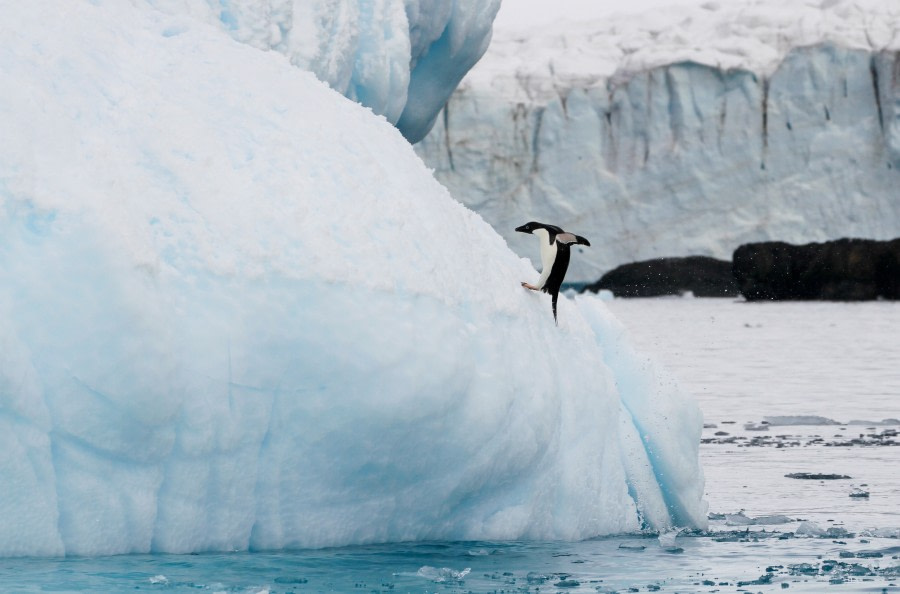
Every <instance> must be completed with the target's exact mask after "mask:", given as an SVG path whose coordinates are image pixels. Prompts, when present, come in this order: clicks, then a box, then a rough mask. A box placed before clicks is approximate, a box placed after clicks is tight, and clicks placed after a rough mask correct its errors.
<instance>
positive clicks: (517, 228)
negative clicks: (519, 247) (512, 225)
mask: <svg viewBox="0 0 900 594" xmlns="http://www.w3.org/2000/svg"><path fill="white" fill-rule="evenodd" d="M527 227H528V225H522V226H521V227H516V231H518V232H519V233H531V230H530V229H528V228H527Z"/></svg>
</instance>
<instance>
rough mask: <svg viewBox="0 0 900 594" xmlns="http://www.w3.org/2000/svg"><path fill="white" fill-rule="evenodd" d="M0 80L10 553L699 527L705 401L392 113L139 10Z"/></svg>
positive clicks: (73, 9)
mask: <svg viewBox="0 0 900 594" xmlns="http://www.w3.org/2000/svg"><path fill="white" fill-rule="evenodd" d="M0 81H2V88H3V89H4V90H3V92H2V93H0V138H2V139H3V141H2V142H0V493H2V497H0V555H4V556H9V555H61V554H89V555H93V554H109V553H128V552H145V551H172V552H188V551H202V550H232V549H277V548H281V547H316V546H326V545H342V544H349V543H366V542H379V541H399V540H408V539H518V538H549V539H580V538H586V537H590V536H594V535H599V534H606V533H614V532H623V531H633V530H639V529H642V528H649V529H658V530H664V529H668V528H670V527H672V526H703V525H704V524H705V522H706V516H705V511H706V510H705V503H704V502H703V501H702V493H703V478H702V473H701V470H700V467H699V464H698V457H697V450H698V443H699V436H700V430H701V417H700V412H699V410H698V408H697V406H696V404H695V403H694V402H693V401H692V400H691V399H690V398H689V397H687V396H685V395H684V394H682V393H681V392H680V391H679V389H678V388H677V386H675V385H674V384H673V383H672V382H671V381H670V380H668V379H667V378H666V376H665V375H664V374H663V373H662V372H660V371H658V370H656V369H655V368H654V367H653V365H652V364H651V363H649V362H648V361H646V360H645V359H643V358H642V357H640V356H638V355H637V354H635V353H634V352H633V351H631V350H630V347H629V346H628V342H627V339H626V338H625V337H624V331H623V329H622V327H621V326H620V325H619V324H618V323H617V322H616V320H615V319H613V318H612V317H611V315H610V314H609V313H608V311H607V310H606V308H605V306H604V305H603V303H601V302H600V301H599V300H595V299H593V298H585V299H579V300H578V301H575V300H567V299H563V300H562V302H561V303H560V325H559V327H558V328H557V327H556V326H555V325H554V323H553V318H552V316H551V314H550V305H549V302H548V299H549V298H548V297H547V296H546V295H537V294H534V293H532V292H529V291H525V290H523V289H522V288H521V287H520V286H519V282H520V281H522V280H528V279H531V280H533V279H534V278H535V277H536V276H537V273H536V272H535V271H534V269H533V268H532V267H531V266H530V265H529V263H528V262H527V260H524V259H522V258H519V257H517V256H515V255H514V254H513V253H512V252H511V251H510V250H509V249H508V247H507V246H506V244H505V242H504V241H503V240H502V239H501V238H500V237H499V236H498V235H497V234H496V233H495V232H494V231H493V229H491V227H490V226H489V225H487V223H485V222H484V221H483V220H482V219H481V218H480V217H479V216H478V215H476V214H474V213H472V212H471V211H469V210H468V209H466V208H465V207H463V206H461V205H460V204H459V203H457V202H455V201H454V200H453V199H452V198H451V197H450V195H449V194H448V192H447V191H446V190H445V189H444V188H443V187H442V186H440V185H439V184H438V183H437V182H436V181H435V180H434V178H433V177H432V175H431V173H430V172H429V171H428V170H427V169H426V168H425V167H424V166H423V164H422V163H421V161H420V160H419V159H418V158H417V157H416V155H415V153H414V151H413V149H412V147H411V146H410V145H409V143H408V142H407V141H406V140H404V139H403V138H402V137H401V135H400V134H399V133H398V132H397V130H396V129H395V128H394V127H393V126H391V125H390V124H389V123H388V122H386V121H385V120H384V119H383V118H379V117H377V116H374V115H373V114H372V113H371V112H370V111H369V110H368V109H365V108H363V107H361V106H359V105H358V104H356V103H354V102H351V101H349V100H347V99H345V98H344V97H342V96H341V95H339V94H338V93H336V92H334V91H333V90H331V89H329V88H328V87H327V86H326V85H324V84H323V83H321V82H320V81H319V80H317V79H316V78H315V77H314V76H313V75H312V74H311V73H308V72H303V71H300V70H299V69H297V68H294V67H292V66H290V65H289V64H287V63H286V61H285V60H284V59H283V58H282V57H281V56H279V55H277V54H274V53H271V52H260V51H258V50H255V49H253V48H251V47H248V46H246V45H242V44H238V43H235V42H234V41H233V40H232V39H230V38H229V37H228V36H226V35H224V34H223V33H222V32H221V31H219V30H218V29H216V28H214V27H210V26H208V25H205V24H202V23H201V22H199V21H197V20H195V19H190V18H187V17H183V16H171V15H167V14H164V13H162V12H159V11H156V10H155V9H151V8H148V7H147V6H146V5H141V4H140V3H128V2H112V1H110V2H105V1H100V2H98V1H96V0H94V1H86V0H32V1H31V2H27V3H21V4H19V5H17V6H16V8H15V10H14V11H12V13H11V14H8V15H7V18H5V19H3V21H2V22H0ZM276 88H277V91H273V89H276ZM595 245H597V246H598V248H599V249H602V242H597V243H596V244H595Z"/></svg>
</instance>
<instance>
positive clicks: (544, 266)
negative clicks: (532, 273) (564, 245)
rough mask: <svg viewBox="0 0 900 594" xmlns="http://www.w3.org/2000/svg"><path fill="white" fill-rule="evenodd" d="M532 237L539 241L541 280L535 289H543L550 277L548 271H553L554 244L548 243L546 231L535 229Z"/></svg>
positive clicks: (548, 235)
mask: <svg viewBox="0 0 900 594" xmlns="http://www.w3.org/2000/svg"><path fill="white" fill-rule="evenodd" d="M534 235H537V236H538V237H539V238H540V241H541V278H539V279H538V282H537V288H538V289H543V288H544V285H546V284H547V279H548V278H549V277H550V271H551V270H552V269H553V263H554V262H555V261H556V250H557V248H556V242H555V241H554V242H553V243H550V233H548V232H547V230H546V229H535V230H534Z"/></svg>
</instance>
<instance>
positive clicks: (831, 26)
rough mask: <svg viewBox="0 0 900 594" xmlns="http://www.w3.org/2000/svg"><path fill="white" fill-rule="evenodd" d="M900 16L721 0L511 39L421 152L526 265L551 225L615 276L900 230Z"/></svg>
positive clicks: (581, 270)
mask: <svg viewBox="0 0 900 594" xmlns="http://www.w3.org/2000/svg"><path fill="white" fill-rule="evenodd" d="M898 56H900V4H897V3H895V2H883V1H881V0H822V1H818V0H816V1H809V2H802V1H799V0H792V1H789V2H784V1H781V0H777V1H776V0H755V1H746V2H708V3H706V4H704V5H703V6H697V7H677V8H671V9H666V10H659V11H656V12H652V13H649V14H644V15H639V16H619V17H610V18H609V19H607V20H603V21H600V22H589V23H581V24H572V23H569V24H567V25H565V26H564V27H563V26H559V27H557V28H555V29H552V30H550V31H545V32H540V31H532V32H529V33H528V34H519V33H515V32H509V31H498V33H497V35H496V36H495V40H494V42H493V43H492V45H491V48H490V50H489V51H488V53H487V54H486V55H485V57H484V58H483V59H482V60H481V62H479V64H478V65H476V67H475V68H474V69H473V70H472V72H471V73H470V74H469V75H468V76H467V78H466V79H465V80H464V81H463V83H462V84H461V86H460V88H459V89H458V90H457V92H456V93H455V94H454V95H453V97H452V99H451V101H450V103H449V105H448V107H447V109H446V111H445V112H444V114H443V118H440V119H439V125H438V126H436V127H435V129H434V131H433V132H432V134H431V135H429V136H428V137H427V138H426V139H425V140H424V141H423V142H421V143H420V144H419V145H418V146H417V151H418V153H419V154H420V155H421V156H422V157H423V158H424V160H425V161H426V163H427V164H429V165H430V166H431V167H433V168H434V169H435V170H436V175H437V177H438V179H439V180H440V181H442V182H443V183H444V184H445V185H446V186H447V187H448V188H449V189H450V191H451V193H452V194H453V195H454V197H456V198H457V199H459V200H460V201H462V202H463V203H464V204H467V205H469V206H470V207H472V208H474V209H476V210H477V211H478V212H479V213H480V214H482V215H483V216H484V217H485V219H486V220H487V221H488V222H490V223H491V224H492V225H493V226H494V227H495V228H497V230H498V231H499V232H500V233H501V234H503V235H504V236H505V237H506V238H507V240H508V241H509V242H510V245H511V246H512V247H513V248H514V249H515V250H516V251H517V252H518V253H520V254H523V255H528V256H532V257H534V256H535V255H536V254H535V253H534V250H533V249H532V246H530V245H529V244H528V243H527V242H524V241H523V240H522V238H520V237H516V235H520V234H516V233H514V232H513V229H514V228H515V227H516V226H517V225H520V224H522V222H524V221H528V220H532V219H537V220H546V221H548V222H553V223H556V224H559V225H561V226H562V227H564V228H566V229H570V230H572V231H574V232H577V233H579V234H582V235H584V236H586V237H588V239H591V240H592V241H594V240H601V241H604V243H605V245H604V247H603V249H597V250H585V253H584V254H583V255H582V257H581V258H578V259H575V260H573V266H572V271H571V272H570V275H569V278H568V280H572V281H574V280H583V281H586V280H595V279H597V278H598V277H599V276H600V275H601V274H602V273H603V272H604V271H607V270H609V269H611V268H613V267H615V266H617V265H619V264H622V263H625V262H630V261H636V260H643V259H648V258H652V257H656V256H684V255H689V254H704V255H711V256H715V257H719V258H730V256H731V253H732V251H733V250H734V249H735V248H736V247H737V246H738V245H739V244H741V243H744V242H748V241H759V240H767V239H780V240H786V241H793V242H806V241H820V240H825V239H831V238H835V237H842V236H860V237H871V238H876V239H886V238H890V237H895V236H898V235H900V200H898V199H897V196H898V194H897V189H896V188H898V187H900V173H898V168H900V58H898Z"/></svg>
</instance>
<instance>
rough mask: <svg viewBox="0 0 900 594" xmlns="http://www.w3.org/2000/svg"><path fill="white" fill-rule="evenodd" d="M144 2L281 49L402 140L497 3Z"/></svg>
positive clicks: (421, 131) (470, 57)
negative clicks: (390, 127)
mask: <svg viewBox="0 0 900 594" xmlns="http://www.w3.org/2000/svg"><path fill="white" fill-rule="evenodd" d="M143 1H144V2H146V3H148V4H150V5H152V6H154V7H156V8H158V9H160V10H163V11H166V12H168V13H170V14H182V15H188V16H191V17H192V18H196V19H199V20H201V21H202V22H206V23H209V24H212V25H214V26H216V27H219V28H220V29H222V30H223V31H225V32H227V33H228V34H229V35H231V36H232V37H233V38H234V39H236V40H238V41H240V42H242V43H246V44H249V45H251V46H253V47H256V48H259V49H264V50H274V51H276V52H279V53H281V54H284V55H285V56H286V57H287V58H288V60H289V61H290V62H291V64H293V65H295V66H297V67H298V68H301V69H303V70H309V71H311V72H313V73H315V75H316V76H317V77H319V79H320V80H323V81H325V82H326V83H328V84H329V85H330V86H331V88H333V89H335V90H337V91H338V92H339V93H342V94H343V95H345V96H346V97H349V98H350V99H353V100H355V101H359V102H360V103H362V104H363V105H365V106H367V107H369V108H371V109H372V111H374V112H375V113H377V114H379V115H383V116H384V117H385V118H387V120H388V121H389V122H391V123H392V124H396V125H397V127H398V128H399V129H400V131H401V132H402V133H403V135H404V136H406V138H407V139H408V140H409V141H410V142H417V141H419V140H420V139H421V138H422V137H424V136H425V134H427V133H428V131H429V130H430V129H431V127H432V125H434V120H435V118H436V117H437V115H438V112H439V111H440V109H441V107H443V105H444V103H445V102H446V101H447V99H448V98H449V97H450V93H452V92H453V89H455V88H456V85H457V84H459V81H460V80H461V79H462V77H463V75H465V73H466V72H468V70H469V69H470V68H471V67H472V65H473V64H475V62H477V61H478V59H479V58H480V57H481V55H482V54H483V53H484V51H485V50H486V49H487V46H488V43H489V42H490V39H491V23H492V22H493V20H494V16H495V15H496V14H497V10H498V9H499V7H500V0H453V2H447V1H446V0H377V1H375V0H143ZM276 89H277V87H276V88H275V89H272V92H275V90H276Z"/></svg>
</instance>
